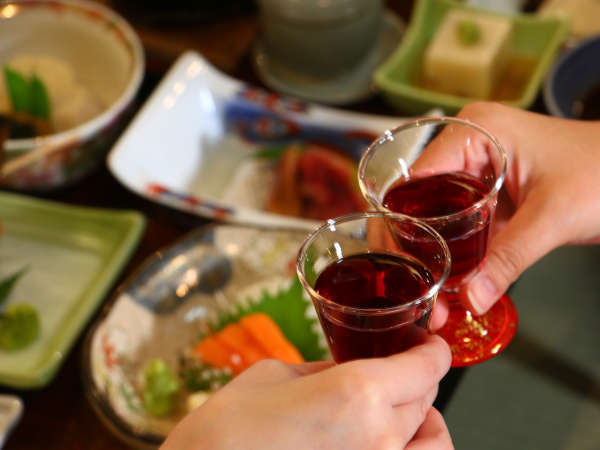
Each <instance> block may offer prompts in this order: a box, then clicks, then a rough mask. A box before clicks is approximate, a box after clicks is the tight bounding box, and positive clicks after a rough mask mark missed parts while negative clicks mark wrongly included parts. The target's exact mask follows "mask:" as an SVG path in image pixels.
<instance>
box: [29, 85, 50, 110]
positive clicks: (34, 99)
mask: <svg viewBox="0 0 600 450" xmlns="http://www.w3.org/2000/svg"><path fill="white" fill-rule="evenodd" d="M29 89H30V100H29V114H31V115H32V116H35V117H40V118H42V119H45V120H49V119H50V100H49V97H48V92H47V91H46V87H45V86H44V83H42V80H40V78H39V77H38V76H37V75H33V77H32V78H31V82H30V83H29Z"/></svg>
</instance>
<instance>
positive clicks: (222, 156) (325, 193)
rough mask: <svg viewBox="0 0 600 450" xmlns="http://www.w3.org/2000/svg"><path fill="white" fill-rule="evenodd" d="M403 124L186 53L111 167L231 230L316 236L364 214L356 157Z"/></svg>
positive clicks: (130, 182)
mask: <svg viewBox="0 0 600 450" xmlns="http://www.w3.org/2000/svg"><path fill="white" fill-rule="evenodd" d="M438 113H439V111H438ZM404 120H406V119H405V118H401V117H391V116H390V117H386V116H375V115H370V114H359V113H355V112H349V111H341V110H338V109H333V108H327V107H323V106H318V105H315V104H308V103H303V102H301V101H298V100H294V99H291V98H286V97H280V96H279V95H277V94H274V93H271V92H267V91H263V90H261V89H258V88H253V87H251V86H248V85H245V84H243V83H242V82H240V81H238V80H235V79H233V78H230V77H228V76H226V75H225V74H223V73H222V72H220V71H218V70H216V69H215V68H214V67H212V66H211V65H210V64H209V63H208V62H207V61H206V60H205V59H204V58H202V57H201V56H200V55H198V54H197V53H194V52H188V53H185V54H184V55H182V56H181V57H180V58H179V59H178V61H177V62H176V63H175V64H174V66H173V67H172V69H171V70H170V71H169V72H168V73H167V75H166V76H165V77H164V78H163V80H162V81H161V83H160V84H159V86H158V87H157V88H156V90H155V91H154V93H153V94H152V96H151V97H150V98H149V100H148V101H147V102H146V104H145V105H144V106H143V108H142V109H141V110H140V112H139V113H138V114H137V116H136V117H135V118H134V120H133V121H132V123H131V125H130V126H129V127H128V129H127V130H126V131H125V133H124V134H123V135H122V136H121V138H120V139H119V141H118V142H117V143H116V144H115V146H114V147H113V149H112V150H111V152H110V154H109V156H108V166H109V168H110V170H111V171H112V173H113V174H114V176H115V177H116V178H117V179H118V180H119V181H120V182H121V183H123V184H124V185H125V186H126V187H128V188H129V189H131V190H132V191H134V192H136V193H138V194H139V195H142V196H144V197H146V198H149V199H151V200H153V201H155V202H158V203H161V204H163V205H168V206H170V207H174V208H177V209H180V210H183V211H187V212H191V213H193V214H197V215H201V216H204V217H208V218H213V219H218V220H226V221H230V222H235V223H245V224H254V225H260V226H268V227H294V228H301V229H312V228H314V227H315V225H316V224H317V223H318V222H319V221H321V220H325V219H327V218H330V217H334V216H338V215H341V214H344V213H349V212H354V211H358V210H361V209H363V207H364V206H365V205H364V200H363V199H362V197H361V195H360V192H359V191H358V186H357V181H356V166H357V162H358V159H359V158H360V156H361V154H362V152H363V151H364V150H365V149H366V147H367V146H368V145H369V144H370V143H371V142H372V141H373V140H374V139H375V138H376V137H377V136H379V135H381V134H382V133H383V132H384V131H385V130H386V129H389V128H391V127H393V126H396V125H398V124H399V123H401V122H403V121H404ZM418 148H419V147H418V142H415V147H414V148H413V150H414V151H415V152H416V151H417V150H418ZM407 157H408V159H409V160H412V159H413V158H414V157H416V153H415V154H414V155H407Z"/></svg>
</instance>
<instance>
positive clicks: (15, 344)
mask: <svg viewBox="0 0 600 450" xmlns="http://www.w3.org/2000/svg"><path fill="white" fill-rule="evenodd" d="M39 334H40V319H39V317H38V313H37V311H36V310H35V308H34V307H33V306H31V305H29V304H27V303H15V304H12V305H10V306H9V307H8V308H6V311H5V312H4V314H2V315H1V316H0V348H1V349H3V350H7V351H13V350H20V349H22V348H24V347H27V346H28V345H29V344H31V343H32V342H33V341H35V340H36V338H37V337H38V336H39Z"/></svg>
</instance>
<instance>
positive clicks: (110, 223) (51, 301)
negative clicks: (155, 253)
mask: <svg viewBox="0 0 600 450" xmlns="http://www.w3.org/2000/svg"><path fill="white" fill-rule="evenodd" d="M0 223H1V224H2V226H3V228H4V232H3V233H2V235H0V278H4V277H5V276H7V275H9V274H11V273H13V272H15V271H17V270H19V269H21V268H23V267H25V266H27V267H28V269H27V271H26V273H25V274H24V275H23V276H22V277H21V278H20V279H19V281H18V283H17V285H16V287H15V289H14V291H13V292H12V293H11V295H10V297H9V298H8V300H7V302H8V303H9V304H10V303H11V302H28V303H31V304H33V305H34V306H35V308H36V309H37V311H38V313H39V316H40V321H41V325H42V331H41V336H40V337H39V338H38V339H37V340H36V342H35V343H34V344H33V345H31V346H30V347H28V348H26V349H23V350H20V351H15V352H5V351H2V350H0V383H1V384H4V385H7V386H12V387H15V388H36V387H41V386H43V385H45V384H47V383H48V382H50V381H51V380H52V378H53V376H54V375H55V373H56V372H57V370H58V368H59V367H60V365H61V363H62V362H63V361H64V359H65V357H66V355H67V354H68V352H69V350H70V348H71V346H72V345H73V342H74V341H75V339H77V337H78V336H79V333H80V332H81V331H82V329H83V327H84V326H85V324H86V323H87V321H88V319H89V318H90V316H91V315H92V314H93V313H94V311H95V310H96V308H97V306H98V304H99V303H100V302H101V301H102V300H103V299H104V297H105V296H106V294H107V292H108V290H109V289H110V288H111V287H112V285H113V283H114V282H115V280H116V278H117V276H118V274H119V272H120V271H121V270H122V268H123V266H124V265H125V263H126V262H127V260H128V259H129V257H130V256H131V254H132V252H133V250H134V249H135V248H136V246H137V243H138V242H139V239H140V236H141V233H142V230H143V229H144V224H145V220H144V217H143V216H142V215H141V214H139V213H137V212H132V211H111V210H103V209H92V208H83V207H75V206H68V205H64V204H60V203H54V202H49V201H45V200H38V199H33V198H30V197H26V196H22V195H16V194H8V193H2V192H0Z"/></svg>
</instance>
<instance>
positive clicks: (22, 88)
mask: <svg viewBox="0 0 600 450" xmlns="http://www.w3.org/2000/svg"><path fill="white" fill-rule="evenodd" d="M4 78H5V80H6V88H7V90H8V95H9V97H10V101H11V104H12V108H13V110H14V111H15V112H21V113H26V114H30V115H32V116H34V117H39V118H41V119H45V120H48V119H49V118H50V99H49V97H48V92H47V90H46V87H45V86H44V83H43V82H42V80H41V79H40V78H39V77H38V76H37V75H35V74H34V75H33V76H32V77H31V79H29V80H28V79H27V78H25V76H24V75H23V74H21V73H19V72H17V71H16V70H13V69H11V68H10V67H8V66H5V67H4Z"/></svg>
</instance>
